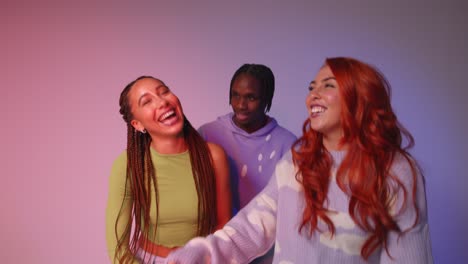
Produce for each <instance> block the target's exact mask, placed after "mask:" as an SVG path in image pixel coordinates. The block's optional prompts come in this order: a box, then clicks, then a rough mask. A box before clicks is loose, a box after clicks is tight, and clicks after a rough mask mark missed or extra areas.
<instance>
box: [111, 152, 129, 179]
mask: <svg viewBox="0 0 468 264" xmlns="http://www.w3.org/2000/svg"><path fill="white" fill-rule="evenodd" d="M126 172H127V151H126V150H124V151H122V152H121V153H119V155H118V156H117V157H116V158H115V159H114V162H113V163H112V169H111V178H112V177H116V176H118V175H122V174H123V173H125V174H126Z"/></svg>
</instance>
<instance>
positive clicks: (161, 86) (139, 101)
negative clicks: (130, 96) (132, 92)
mask: <svg viewBox="0 0 468 264" xmlns="http://www.w3.org/2000/svg"><path fill="white" fill-rule="evenodd" d="M164 87H166V88H168V89H169V87H167V86H166V85H164V84H160V85H158V86H156V88H155V89H156V91H158V90H159V89H161V88H164ZM147 94H148V93H144V94H143V95H142V96H140V98H138V105H141V100H143V98H144V97H145V96H146V95H147Z"/></svg>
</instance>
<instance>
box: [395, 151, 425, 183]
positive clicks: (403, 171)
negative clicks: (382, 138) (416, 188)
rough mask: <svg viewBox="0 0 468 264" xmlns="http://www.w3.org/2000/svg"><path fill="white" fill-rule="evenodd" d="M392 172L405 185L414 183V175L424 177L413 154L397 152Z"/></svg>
mask: <svg viewBox="0 0 468 264" xmlns="http://www.w3.org/2000/svg"><path fill="white" fill-rule="evenodd" d="M390 173H392V174H393V175H394V176H395V177H396V178H398V179H399V180H400V181H402V182H403V183H404V184H405V185H412V183H413V181H414V180H413V179H414V176H416V177H417V178H420V177H422V175H421V172H420V170H419V166H418V164H417V162H416V160H415V159H414V158H413V157H412V156H411V155H409V154H408V155H404V154H402V153H397V154H395V157H394V158H393V163H392V166H391V168H390Z"/></svg>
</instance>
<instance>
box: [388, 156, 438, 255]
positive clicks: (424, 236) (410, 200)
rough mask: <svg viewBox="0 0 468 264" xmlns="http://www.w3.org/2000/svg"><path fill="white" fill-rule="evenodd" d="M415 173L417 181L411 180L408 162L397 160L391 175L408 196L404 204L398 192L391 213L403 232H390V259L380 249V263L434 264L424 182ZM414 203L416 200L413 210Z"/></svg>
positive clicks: (411, 174) (402, 159) (401, 159)
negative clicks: (403, 187)
mask: <svg viewBox="0 0 468 264" xmlns="http://www.w3.org/2000/svg"><path fill="white" fill-rule="evenodd" d="M415 166H416V165H415ZM415 170H416V173H417V174H416V182H414V180H413V171H412V169H411V166H410V165H409V163H408V161H406V159H404V158H402V157H398V158H396V161H395V162H394V166H393V170H392V172H393V174H394V175H395V176H396V177H397V178H398V179H399V180H400V181H401V183H402V184H403V185H404V186H405V188H406V191H407V196H406V202H405V203H403V200H404V199H403V197H404V196H403V192H402V190H400V191H399V192H398V194H397V197H396V200H395V206H394V212H393V213H394V214H395V219H396V221H397V223H398V226H399V227H400V229H401V230H402V231H403V233H401V234H400V233H396V232H390V233H389V236H388V239H387V243H388V244H387V246H388V251H389V253H390V256H389V255H388V254H387V252H386V251H385V250H382V255H381V258H380V263H382V264H385V263H414V264H419V263H421V264H423V263H424V264H426V263H433V258H432V250H431V240H430V236H429V225H428V218H427V205H426V193H425V187H424V180H423V176H422V175H421V174H420V173H419V171H418V170H417V167H415ZM414 184H416V192H415V195H414V196H413V187H414ZM414 201H416V208H415V206H414ZM416 215H418V220H417V222H416V223H415V220H416Z"/></svg>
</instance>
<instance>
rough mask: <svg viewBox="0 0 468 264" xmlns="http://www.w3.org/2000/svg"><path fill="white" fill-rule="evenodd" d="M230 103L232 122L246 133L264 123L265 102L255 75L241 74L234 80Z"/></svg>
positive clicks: (265, 117)
mask: <svg viewBox="0 0 468 264" xmlns="http://www.w3.org/2000/svg"><path fill="white" fill-rule="evenodd" d="M230 103H231V106H232V110H233V111H234V116H233V117H232V119H233V121H234V123H235V124H236V125H237V126H238V127H239V128H241V129H242V130H244V131H246V132H247V133H252V132H255V131H257V130H258V129H260V128H262V127H263V126H264V125H265V124H266V121H267V116H266V115H265V107H266V102H265V99H264V96H263V94H262V87H261V84H260V82H259V81H258V80H257V79H256V78H255V77H253V76H251V75H249V74H241V75H239V76H238V77H237V78H236V79H235V80H234V82H233V85H232V90H231V98H230Z"/></svg>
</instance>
